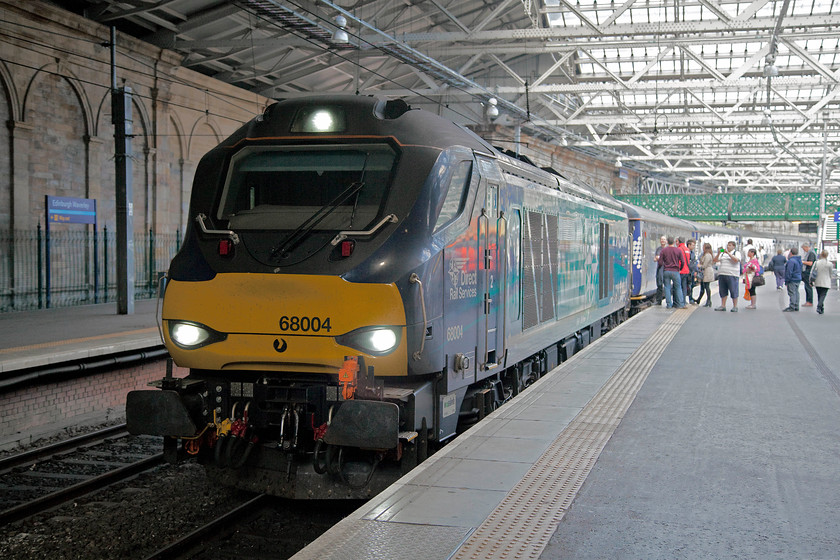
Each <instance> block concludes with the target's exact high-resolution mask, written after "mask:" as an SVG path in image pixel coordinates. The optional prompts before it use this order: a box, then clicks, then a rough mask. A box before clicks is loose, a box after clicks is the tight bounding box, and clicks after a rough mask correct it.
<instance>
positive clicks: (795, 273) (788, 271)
mask: <svg viewBox="0 0 840 560" xmlns="http://www.w3.org/2000/svg"><path fill="white" fill-rule="evenodd" d="M801 281H802V257H800V256H799V249H797V248H796V247H791V248H790V257H788V260H787V262H786V263H785V284H786V285H787V292H788V297H789V298H790V304H789V305H788V306H787V308H785V309H782V311H799V283H800V282H801Z"/></svg>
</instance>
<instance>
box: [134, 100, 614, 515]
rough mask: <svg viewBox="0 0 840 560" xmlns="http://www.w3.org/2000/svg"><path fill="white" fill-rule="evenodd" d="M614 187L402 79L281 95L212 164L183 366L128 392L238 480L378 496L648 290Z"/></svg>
mask: <svg viewBox="0 0 840 560" xmlns="http://www.w3.org/2000/svg"><path fill="white" fill-rule="evenodd" d="M629 289H630V278H629V236H628V220H627V216H626V214H625V212H624V210H623V208H622V207H621V205H620V204H619V203H618V202H616V201H615V200H614V199H612V198H610V197H608V196H606V195H600V194H597V193H594V192H591V191H590V190H587V189H585V188H582V187H579V186H577V185H574V184H572V183H570V182H568V181H566V180H565V179H563V178H562V177H560V176H558V175H557V174H555V173H551V172H549V171H546V170H543V169H539V168H537V167H535V166H533V165H530V164H529V163H527V162H524V161H520V160H519V159H517V158H513V157H509V156H508V155H505V154H503V153H501V152H499V151H498V150H496V149H494V148H493V147H492V146H491V145H489V144H488V143H486V142H485V141H484V140H482V139H480V138H479V137H478V136H476V135H475V134H473V133H471V132H470V131H468V130H466V129H464V128H462V127H460V126H457V125H455V124H453V123H451V122H449V121H447V120H445V119H442V118H440V117H437V116H435V115H433V114H430V113H427V112H424V111H420V110H413V109H411V108H410V107H408V106H407V105H406V104H405V103H404V102H402V101H385V100H378V99H375V98H372V97H364V96H334V97H319V98H308V99H297V100H287V101H282V102H278V103H275V104H273V105H271V106H270V107H269V108H267V110H266V111H265V113H264V114H263V115H261V116H260V117H258V118H256V119H254V120H252V121H251V122H249V123H247V124H246V125H245V126H243V127H242V128H241V129H240V130H239V131H237V132H236V133H234V134H233V135H232V136H231V137H230V138H228V139H227V140H225V141H224V142H222V143H221V144H220V145H219V146H218V147H216V148H215V149H213V150H212V151H210V152H209V153H208V154H207V155H206V156H205V157H204V158H202V160H201V162H200V163H199V166H198V168H197V171H196V176H195V181H194V184H193V190H192V195H191V200H190V210H189V226H188V228H187V232H186V235H185V240H184V244H183V246H182V248H181V250H180V252H179V253H178V254H177V256H176V257H175V258H174V260H173V261H172V264H171V266H170V269H169V272H168V274H167V285H166V290H165V294H164V300H163V306H162V313H161V316H162V332H163V336H164V342H165V344H166V346H167V348H168V349H169V352H170V354H171V356H172V358H173V359H174V361H175V363H177V364H178V365H179V366H182V367H184V368H188V369H189V375H188V376H187V377H185V378H172V377H171V376H167V377H166V378H164V379H162V380H161V381H160V382H159V383H158V384H157V385H158V390H145V391H134V392H132V393H130V394H129V396H128V400H127V405H126V411H127V421H128V426H129V430H130V431H132V432H133V433H145V434H153V435H160V436H165V451H166V455H167V457H168V458H169V459H170V460H172V461H175V460H180V459H182V458H183V457H187V456H190V455H192V456H196V457H198V459H199V460H200V461H201V462H202V463H204V464H205V465H206V467H207V471H208V474H209V475H210V476H211V478H213V479H214V480H216V481H219V482H220V483H223V484H228V485H234V486H238V487H241V488H246V489H250V490H255V491H259V492H267V493H270V494H274V495H279V496H285V497H291V498H298V499H320V498H365V497H369V496H370V495H372V494H375V493H376V492H379V491H380V490H382V489H383V488H385V487H386V486H387V485H388V484H390V483H392V482H393V481H394V480H396V479H397V478H398V477H399V476H401V475H402V474H403V473H404V472H406V471H407V470H409V469H411V468H412V467H413V466H415V465H416V464H417V463H419V462H420V461H422V460H423V459H424V458H425V457H426V455H427V454H428V452H429V451H430V448H431V449H433V448H434V447H435V446H437V445H440V444H441V443H442V442H445V441H447V440H448V439H450V438H451V437H453V436H454V435H455V434H456V433H457V432H458V431H459V429H464V428H465V427H467V426H469V425H471V424H472V423H474V422H476V421H478V420H480V419H481V418H482V417H483V416H484V415H485V414H487V413H489V412H490V411H492V410H493V409H495V408H496V407H498V406H499V405H500V404H502V403H504V402H505V401H506V400H508V399H510V398H512V397H513V396H514V395H516V394H517V393H518V392H519V391H521V390H522V389H523V388H524V387H526V386H527V385H529V384H530V383H532V382H533V381H534V380H535V379H537V378H538V377H539V376H540V375H542V374H543V373H545V372H547V371H549V370H550V369H551V368H553V367H554V366H555V365H556V364H557V363H558V362H559V361H561V360H563V359H564V358H567V357H568V356H570V355H572V354H573V353H574V352H575V351H576V349H577V348H580V347H581V346H583V345H585V344H587V343H589V341H590V340H592V339H594V338H597V337H598V336H600V335H601V334H602V332H604V331H605V330H608V329H609V328H610V327H611V326H612V325H614V324H617V323H618V322H620V321H621V320H623V319H624V318H625V317H626V316H627V313H628V309H629Z"/></svg>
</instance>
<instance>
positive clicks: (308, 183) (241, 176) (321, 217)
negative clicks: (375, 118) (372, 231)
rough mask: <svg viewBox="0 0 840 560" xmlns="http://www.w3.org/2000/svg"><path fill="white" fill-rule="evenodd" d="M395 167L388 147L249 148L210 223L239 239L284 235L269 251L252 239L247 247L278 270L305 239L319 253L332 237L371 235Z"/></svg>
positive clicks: (238, 158) (234, 166) (234, 163)
mask: <svg viewBox="0 0 840 560" xmlns="http://www.w3.org/2000/svg"><path fill="white" fill-rule="evenodd" d="M396 160H397V154H396V152H395V151H394V150H393V149H392V148H391V146H389V145H388V144H349V145H348V144H341V145H337V144H336V145H323V144H319V145H304V146H300V145H297V146H278V145H272V146H261V145H252V146H248V147H245V148H243V149H241V150H240V151H239V152H237V153H236V154H235V155H234V156H233V157H232V158H231V162H230V165H229V166H228V171H227V176H226V178H225V183H224V186H223V188H222V193H221V198H220V200H219V203H218V207H217V210H216V216H215V217H216V219H217V221H218V222H219V223H224V222H227V223H228V227H229V228H230V229H232V230H234V231H237V232H248V231H251V232H274V233H281V235H279V236H273V237H272V238H271V239H270V242H271V243H272V245H271V246H270V247H261V246H260V245H261V244H260V243H254V242H255V241H257V239H256V238H254V237H253V236H252V244H251V245H252V246H250V247H249V249H250V250H251V252H252V254H254V255H255V257H257V258H259V259H260V260H261V261H263V262H267V263H270V264H277V263H278V261H282V260H283V259H285V258H288V257H289V256H290V255H294V254H295V250H296V249H297V248H298V247H299V246H300V247H305V246H306V245H307V241H306V239H307V238H308V237H310V236H314V237H315V238H316V240H315V244H316V245H318V246H320V245H322V244H323V241H324V240H327V241H328V239H330V238H331V237H332V235H334V234H335V232H338V231H364V230H367V229H369V228H370V227H371V226H372V225H373V224H374V223H375V221H376V220H377V218H378V217H379V216H380V214H382V210H383V208H384V206H385V203H386V201H387V197H388V192H389V188H390V184H391V177H392V174H393V169H394V165H395V162H396ZM282 233H285V235H282ZM293 236H294V239H292V237H293ZM263 241H264V242H268V241H269V240H267V239H263ZM311 249H312V247H310V251H306V250H303V252H304V253H311Z"/></svg>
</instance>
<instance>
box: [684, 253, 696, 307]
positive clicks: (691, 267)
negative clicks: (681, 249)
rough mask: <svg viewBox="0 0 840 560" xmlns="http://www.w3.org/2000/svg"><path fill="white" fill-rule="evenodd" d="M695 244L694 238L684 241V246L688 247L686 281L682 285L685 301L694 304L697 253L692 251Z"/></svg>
mask: <svg viewBox="0 0 840 560" xmlns="http://www.w3.org/2000/svg"><path fill="white" fill-rule="evenodd" d="M696 245H697V241H695V240H694V239H689V240H688V241H686V242H685V248H686V249H688V254H687V255H686V257H687V258H688V283H687V285H686V286H683V294H684V295H685V301H686V302H688V303H693V304H694V305H697V301H696V300H695V299H694V296H693V294H694V285H695V284H696V283H697V254H696V253H695V252H694V247H695V246H696Z"/></svg>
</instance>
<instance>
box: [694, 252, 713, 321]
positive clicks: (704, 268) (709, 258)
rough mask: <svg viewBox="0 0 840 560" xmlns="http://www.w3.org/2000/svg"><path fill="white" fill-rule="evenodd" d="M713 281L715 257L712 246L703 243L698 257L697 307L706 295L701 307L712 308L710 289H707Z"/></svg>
mask: <svg viewBox="0 0 840 560" xmlns="http://www.w3.org/2000/svg"><path fill="white" fill-rule="evenodd" d="M714 281H715V255H714V253H712V246H711V244H709V243H703V254H702V255H701V256H700V295H699V296H698V297H697V305H700V300H702V299H703V294H706V303H705V305H704V306H703V307H711V306H712V289H711V288H710V287H709V286H710V285H711V283H712V282H714Z"/></svg>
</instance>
